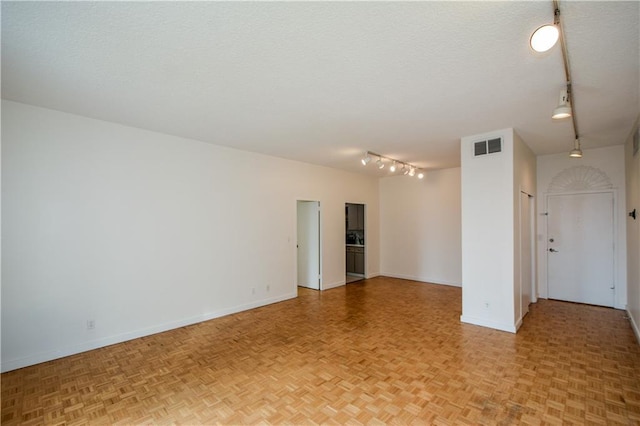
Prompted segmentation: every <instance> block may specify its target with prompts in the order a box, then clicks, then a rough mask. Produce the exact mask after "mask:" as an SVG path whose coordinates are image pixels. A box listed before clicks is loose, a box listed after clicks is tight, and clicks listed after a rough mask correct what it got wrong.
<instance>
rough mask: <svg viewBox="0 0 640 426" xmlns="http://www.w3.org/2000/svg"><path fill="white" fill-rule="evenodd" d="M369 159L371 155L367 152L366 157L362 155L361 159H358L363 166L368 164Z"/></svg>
mask: <svg viewBox="0 0 640 426" xmlns="http://www.w3.org/2000/svg"><path fill="white" fill-rule="evenodd" d="M370 161H371V157H369V155H368V154H367V156H366V157H364V158H363V159H362V160H360V162H361V163H362V165H363V166H366V165H367V164H369V162H370Z"/></svg>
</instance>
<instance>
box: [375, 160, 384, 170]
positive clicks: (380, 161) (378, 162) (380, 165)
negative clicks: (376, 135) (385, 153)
mask: <svg viewBox="0 0 640 426" xmlns="http://www.w3.org/2000/svg"><path fill="white" fill-rule="evenodd" d="M376 164H377V165H378V168H379V169H380V170H382V169H384V163H383V162H382V158H379V159H378V161H376Z"/></svg>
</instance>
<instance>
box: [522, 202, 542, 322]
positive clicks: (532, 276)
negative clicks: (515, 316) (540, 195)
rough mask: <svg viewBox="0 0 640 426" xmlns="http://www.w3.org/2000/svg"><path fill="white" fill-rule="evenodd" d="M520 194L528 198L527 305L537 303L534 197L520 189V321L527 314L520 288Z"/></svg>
mask: <svg viewBox="0 0 640 426" xmlns="http://www.w3.org/2000/svg"><path fill="white" fill-rule="evenodd" d="M522 194H524V195H526V196H527V197H528V203H527V204H528V207H529V212H528V216H529V223H528V227H529V257H530V259H529V266H530V267H529V281H530V288H529V304H532V303H536V302H537V301H538V291H537V290H538V286H537V285H536V278H537V277H536V271H537V262H536V220H535V218H536V216H535V211H536V201H537V200H536V197H535V195H532V194H530V193H529V192H527V191H525V190H524V189H520V193H519V195H520V197H519V199H518V206H519V213H518V219H519V221H520V229H519V230H518V234H519V241H520V247H519V248H518V249H519V253H520V259H519V260H518V261H519V263H520V277H519V280H520V283H519V285H520V301H519V303H520V320H522V319H523V318H524V317H525V315H526V314H527V313H529V307H528V306H527V307H526V309H527V312H526V313H525V312H524V310H525V306H523V303H522V294H523V293H522V292H523V287H522V277H523V268H522V260H523V256H522V247H523V244H522V216H523V214H522V213H523V208H522V207H523V206H522Z"/></svg>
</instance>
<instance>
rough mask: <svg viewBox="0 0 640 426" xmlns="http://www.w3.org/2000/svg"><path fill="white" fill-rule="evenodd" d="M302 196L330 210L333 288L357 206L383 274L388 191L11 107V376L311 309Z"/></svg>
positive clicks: (7, 366)
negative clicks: (287, 309)
mask: <svg viewBox="0 0 640 426" xmlns="http://www.w3.org/2000/svg"><path fill="white" fill-rule="evenodd" d="M298 199H306V200H318V201H320V202H321V209H322V217H321V232H322V236H321V239H322V259H323V267H322V283H323V288H330V287H334V286H339V285H342V284H344V278H345V250H344V231H345V229H344V226H345V225H344V205H345V202H352V201H354V200H358V201H359V202H362V203H364V204H366V205H367V210H366V211H367V218H366V221H367V254H366V255H367V259H366V267H367V270H366V274H367V276H374V275H377V274H378V273H379V236H378V229H379V215H378V206H379V201H378V179H377V178H373V177H368V176H364V175H359V174H352V173H347V172H342V171H338V170H334V169H329V168H326V167H320V166H314V165H310V164H305V163H300V162H295V161H289V160H284V159H279V158H274V157H268V156H265V155H260V154H255V153H249V152H244V151H238V150H233V149H228V148H223V147H219V146H215V145H211V144H207V143H204V142H200V141H195V140H189V139H184V138H179V137H174V136H169V135H164V134H160V133H154V132H150V131H145V130H141V129H136V128H132V127H127V126H122V125H117V124H114V123H108V122H104V121H100V120H94V119H89V118H85V117H81V116H77V115H72V114H65V113H61V112H58V111H53V110H48V109H44V108H38V107H34V106H29V105H25V104H20V103H15V102H9V101H3V102H2V230H3V234H2V265H3V268H2V296H1V297H2V299H1V303H2V309H1V311H2V312H1V319H2V323H1V324H2V356H1V359H2V365H1V370H2V371H8V370H12V369H16V368H20V367H23V366H27V365H31V364H35V363H39V362H42V361H47V360H51V359H55V358H59V357H62V356H66V355H70V354H74V353H78V352H82V351H86V350H90V349H94V348H97V347H101V346H106V345H109V344H113V343H118V342H121V341H124V340H129V339H132V338H136V337H140V336H144V335H149V334H153V333H157V332H160V331H164V330H168V329H172V328H176V327H180V326H184V325H187V324H191V323H195V322H199V321H204V320H207V319H211V318H215V317H218V316H222V315H226V314H229V313H233V312H237V311H241V310H245V309H250V308H253V307H257V306H262V305H266V304H269V303H274V302H277V301H280V300H285V299H288V298H292V297H296V294H297V289H296V282H295V280H296V248H295V247H296V200H298ZM267 286H269V287H267ZM253 289H255V294H254V291H253ZM90 319H91V320H94V321H95V328H94V329H88V327H87V320H90Z"/></svg>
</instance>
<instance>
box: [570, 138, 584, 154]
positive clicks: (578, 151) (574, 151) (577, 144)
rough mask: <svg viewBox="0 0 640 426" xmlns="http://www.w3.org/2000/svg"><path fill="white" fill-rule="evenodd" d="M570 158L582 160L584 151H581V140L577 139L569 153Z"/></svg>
mask: <svg viewBox="0 0 640 426" xmlns="http://www.w3.org/2000/svg"><path fill="white" fill-rule="evenodd" d="M569 157H571V158H582V150H581V149H580V139H578V138H576V141H575V142H574V143H573V149H572V150H571V152H570V153H569Z"/></svg>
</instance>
